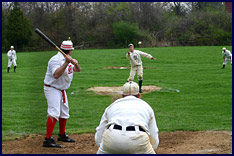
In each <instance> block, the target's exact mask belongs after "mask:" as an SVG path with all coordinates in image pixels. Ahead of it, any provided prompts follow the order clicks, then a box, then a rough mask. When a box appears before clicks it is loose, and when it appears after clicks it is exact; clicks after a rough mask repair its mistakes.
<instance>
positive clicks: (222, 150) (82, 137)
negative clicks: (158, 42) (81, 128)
mask: <svg viewBox="0 0 234 156" xmlns="http://www.w3.org/2000/svg"><path fill="white" fill-rule="evenodd" d="M44 137H45V136H42V135H29V136H27V137H24V138H22V139H18V140H14V141H4V142H2V154H95V153H96V152H97V150H98V147H97V146H96V144H95V140H94V134H73V135H70V137H71V138H73V139H75V140H76V142H75V143H63V142H58V143H59V144H61V145H62V147H63V148H60V149H58V148H45V147H42V143H43V140H44ZM53 137H54V138H55V140H57V136H53ZM159 140H160V143H159V146H158V148H157V150H156V153H157V154H231V153H232V131H200V132H190V131H186V132H185V131H178V132H172V133H168V132H161V133H159Z"/></svg>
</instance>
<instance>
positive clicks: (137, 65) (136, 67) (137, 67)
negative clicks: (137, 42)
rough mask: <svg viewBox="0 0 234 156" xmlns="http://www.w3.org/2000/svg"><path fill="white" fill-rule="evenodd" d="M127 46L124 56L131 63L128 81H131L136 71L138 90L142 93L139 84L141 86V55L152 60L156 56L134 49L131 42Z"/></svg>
mask: <svg viewBox="0 0 234 156" xmlns="http://www.w3.org/2000/svg"><path fill="white" fill-rule="evenodd" d="M128 48H129V52H128V53H127V54H126V57H127V58H128V59H129V60H130V64H131V71H130V75H129V78H128V81H133V80H134V77H135V74H136V72H137V73H138V82H139V92H140V93H142V89H141V86H142V81H143V66H142V61H141V56H143V57H147V58H149V59H152V60H156V58H154V57H153V56H151V55H150V54H147V53H145V52H142V51H140V50H134V45H133V44H129V45H128Z"/></svg>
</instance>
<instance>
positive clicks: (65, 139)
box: [58, 133, 75, 142]
mask: <svg viewBox="0 0 234 156" xmlns="http://www.w3.org/2000/svg"><path fill="white" fill-rule="evenodd" d="M58 136H59V137H58V141H63V142H75V140H73V139H71V138H69V136H68V135H67V134H66V133H64V134H63V135H60V134H59V135H58Z"/></svg>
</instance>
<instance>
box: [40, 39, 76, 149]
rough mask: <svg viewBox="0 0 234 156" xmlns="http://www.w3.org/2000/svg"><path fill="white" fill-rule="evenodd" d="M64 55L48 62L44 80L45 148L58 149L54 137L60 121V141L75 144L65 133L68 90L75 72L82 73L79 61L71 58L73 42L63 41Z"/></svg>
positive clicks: (58, 146)
mask: <svg viewBox="0 0 234 156" xmlns="http://www.w3.org/2000/svg"><path fill="white" fill-rule="evenodd" d="M60 48H61V49H62V50H63V51H64V53H66V54H67V56H66V57H64V56H63V55H62V54H61V53H60V52H58V53H57V54H56V55H54V56H53V57H52V58H51V59H50V60H49V62H48V67H47V72H46V75H45V79H44V93H45V97H46V99H47V104H48V110H47V112H48V120H47V124H46V126H47V131H46V137H45V141H44V142H43V147H57V148H61V146H60V145H59V144H56V142H55V141H54V139H53V137H52V133H53V130H54V126H55V123H56V121H59V135H58V141H63V142H75V140H73V139H71V138H69V136H68V135H67V134H66V133H65V127H66V122H67V119H68V118H69V117H70V115H69V106H68V99H67V94H66V91H65V90H66V89H68V88H69V87H70V84H71V81H72V79H73V71H74V72H80V66H79V65H78V61H77V60H76V59H73V58H72V57H71V54H72V50H73V49H74V48H73V43H72V42H71V41H63V42H62V44H61V47H60Z"/></svg>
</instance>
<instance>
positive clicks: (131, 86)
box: [122, 81, 139, 95]
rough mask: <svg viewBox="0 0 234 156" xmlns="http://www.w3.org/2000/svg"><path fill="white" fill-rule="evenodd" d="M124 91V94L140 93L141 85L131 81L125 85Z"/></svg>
mask: <svg viewBox="0 0 234 156" xmlns="http://www.w3.org/2000/svg"><path fill="white" fill-rule="evenodd" d="M122 91H123V95H138V94H139V86H138V84H137V83H136V82H133V81H129V82H126V83H125V84H124V85H123V88H122Z"/></svg>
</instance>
